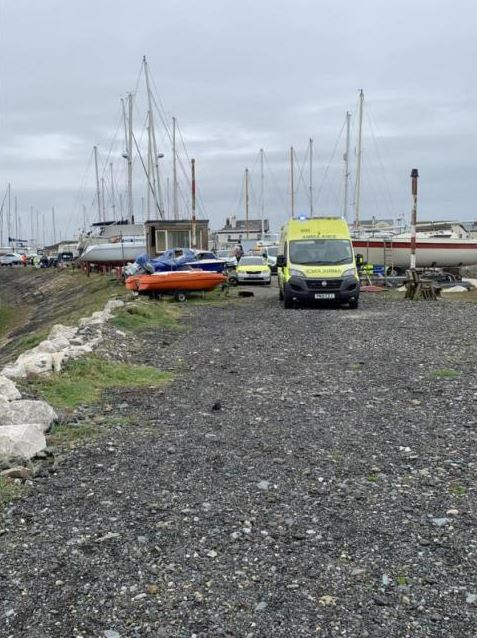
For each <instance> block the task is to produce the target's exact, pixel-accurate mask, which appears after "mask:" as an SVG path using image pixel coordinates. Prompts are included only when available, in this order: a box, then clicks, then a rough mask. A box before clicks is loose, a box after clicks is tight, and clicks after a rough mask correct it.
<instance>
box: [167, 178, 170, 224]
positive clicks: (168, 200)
mask: <svg viewBox="0 0 477 638" xmlns="http://www.w3.org/2000/svg"><path fill="white" fill-rule="evenodd" d="M166 201H167V211H166V212H167V218H168V219H170V218H171V185H170V179H169V176H168V177H167V181H166Z"/></svg>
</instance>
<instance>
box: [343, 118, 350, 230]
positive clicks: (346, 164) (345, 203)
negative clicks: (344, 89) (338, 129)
mask: <svg viewBox="0 0 477 638" xmlns="http://www.w3.org/2000/svg"><path fill="white" fill-rule="evenodd" d="M350 122H351V113H350V112H349V111H347V112H346V148H345V152H344V155H343V159H344V197H343V217H344V218H345V219H346V221H347V220H348V188H349V177H350V172H349V145H350Z"/></svg>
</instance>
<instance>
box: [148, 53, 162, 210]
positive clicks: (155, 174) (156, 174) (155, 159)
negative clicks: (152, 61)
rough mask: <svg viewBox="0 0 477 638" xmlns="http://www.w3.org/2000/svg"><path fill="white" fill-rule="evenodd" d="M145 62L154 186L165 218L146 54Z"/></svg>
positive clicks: (159, 206) (158, 206)
mask: <svg viewBox="0 0 477 638" xmlns="http://www.w3.org/2000/svg"><path fill="white" fill-rule="evenodd" d="M143 64H144V76H145V78H146V89H147V103H148V109H149V110H148V115H149V126H150V127H151V141H152V153H153V164H154V169H155V170H154V171H153V180H152V183H153V187H154V194H155V197H154V201H155V203H156V207H157V212H158V214H159V217H160V218H161V219H163V218H164V210H163V206H162V194H161V182H160V179H159V155H158V152H157V143H156V132H155V129H154V115H153V111H152V93H151V86H150V83H149V71H148V67H147V60H146V56H144V57H143Z"/></svg>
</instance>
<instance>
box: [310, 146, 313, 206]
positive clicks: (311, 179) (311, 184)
mask: <svg viewBox="0 0 477 638" xmlns="http://www.w3.org/2000/svg"><path fill="white" fill-rule="evenodd" d="M310 217H313V139H312V138H311V137H310Z"/></svg>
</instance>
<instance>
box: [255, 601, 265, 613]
mask: <svg viewBox="0 0 477 638" xmlns="http://www.w3.org/2000/svg"><path fill="white" fill-rule="evenodd" d="M266 608H267V603H266V602H264V601H262V602H261V603H258V604H257V605H255V611H263V610H264V609H266Z"/></svg>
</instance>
